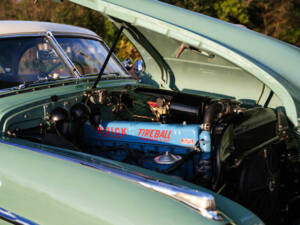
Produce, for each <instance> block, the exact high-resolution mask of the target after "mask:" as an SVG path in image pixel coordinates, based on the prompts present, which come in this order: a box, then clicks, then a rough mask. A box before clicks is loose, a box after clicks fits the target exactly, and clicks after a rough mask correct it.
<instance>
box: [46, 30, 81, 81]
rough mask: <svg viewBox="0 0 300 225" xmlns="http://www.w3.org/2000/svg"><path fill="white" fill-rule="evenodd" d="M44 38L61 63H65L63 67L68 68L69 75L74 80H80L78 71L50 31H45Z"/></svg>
mask: <svg viewBox="0 0 300 225" xmlns="http://www.w3.org/2000/svg"><path fill="white" fill-rule="evenodd" d="M46 37H47V38H48V40H49V41H50V43H51V44H52V47H53V48H54V49H55V51H56V52H57V54H58V55H59V56H60V58H61V59H62V60H63V62H64V63H65V65H66V66H67V67H68V69H69V70H70V72H71V74H72V75H73V76H74V77H75V78H77V79H80V77H81V76H80V73H79V70H78V69H77V67H76V66H75V65H74V64H73V62H72V60H71V59H70V58H69V57H68V56H67V54H66V53H65V52H64V50H63V49H62V47H61V46H60V44H59V43H58V41H57V40H56V39H55V37H54V36H53V34H52V32H51V31H47V33H46Z"/></svg>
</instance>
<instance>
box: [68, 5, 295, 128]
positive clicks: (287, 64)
mask: <svg viewBox="0 0 300 225" xmlns="http://www.w3.org/2000/svg"><path fill="white" fill-rule="evenodd" d="M71 1H72V2H75V3H78V4H81V5H84V6H86V7H89V8H92V9H95V10H98V11H99V12H101V13H103V14H105V15H107V16H112V17H115V18H118V19H121V20H123V21H126V22H129V23H130V24H132V25H133V26H136V27H137V28H138V29H139V27H142V28H143V29H146V30H148V31H149V32H152V33H153V34H155V33H160V34H162V35H164V36H166V37H168V38H170V39H174V40H177V41H180V42H184V43H187V44H190V45H192V46H194V47H197V48H200V49H204V50H208V51H211V52H213V53H215V54H217V55H218V56H220V57H222V58H224V59H226V60H228V61H229V62H232V63H233V64H235V65H237V66H238V67H240V68H242V69H243V70H245V71H246V72H248V73H250V74H252V75H253V76H254V77H256V78H257V79H258V80H259V81H261V82H263V83H265V84H266V85H267V86H268V87H269V88H270V89H272V90H273V91H274V92H275V93H276V94H277V96H278V98H279V100H280V102H281V103H282V104H283V105H284V107H285V109H286V113H287V115H288V117H289V119H290V120H291V121H292V122H293V123H294V125H297V117H300V112H299V110H298V111H297V107H298V108H299V106H296V103H297V102H298V101H299V99H300V79H299V76H298V74H299V66H298V64H299V61H300V50H299V49H298V48H296V47H294V46H291V45H288V44H285V43H283V42H280V41H278V40H276V39H273V38H270V37H267V36H264V35H261V34H258V33H256V32H254V31H251V30H248V29H245V28H240V27H237V26H235V25H233V24H229V23H226V22H223V21H220V20H217V19H214V18H211V17H208V16H204V15H201V14H198V13H194V12H191V11H188V10H184V9H182V8H178V7H174V6H170V5H168V4H165V3H162V2H159V1H153V0H128V1H120V0H105V1H104V0H71ZM160 46H164V47H165V48H167V47H168V42H161V44H160ZM158 50H159V49H158ZM171 68H172V70H173V73H174V74H175V77H176V76H180V74H178V73H177V71H176V68H174V67H172V66H171ZM148 73H150V74H151V75H152V76H155V75H154V74H152V71H148ZM215 73H217V71H216V72H215ZM187 74H189V73H188V72H187V73H185V74H184V75H187ZM156 75H157V76H161V74H156ZM154 79H156V80H158V79H159V78H154ZM170 80H171V79H170ZM197 81H199V79H197ZM195 82H196V78H193V79H191V80H190V83H195ZM199 82H200V81H199ZM220 82H222V81H221V78H220ZM175 85H176V83H175ZM161 86H164V85H161ZM167 86H169V88H170V83H167V84H166V85H165V87H167ZM238 88H239V89H241V90H242V89H245V87H244V86H242V87H238ZM199 90H201V87H199Z"/></svg>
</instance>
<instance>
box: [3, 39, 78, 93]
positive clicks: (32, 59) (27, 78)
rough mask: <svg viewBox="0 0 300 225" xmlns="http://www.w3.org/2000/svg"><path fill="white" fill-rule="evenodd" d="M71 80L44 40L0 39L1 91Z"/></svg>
mask: <svg viewBox="0 0 300 225" xmlns="http://www.w3.org/2000/svg"><path fill="white" fill-rule="evenodd" d="M69 77H72V75H71V73H70V71H69V70H68V68H67V67H66V66H65V64H64V63H63V62H62V60H61V58H60V57H59V56H58V55H57V53H56V51H55V50H54V49H53V48H52V47H51V45H50V43H49V41H48V40H47V39H46V38H44V37H22V38H9V39H0V89H5V88H10V87H13V86H17V85H19V84H22V83H25V82H26V83H27V82H38V81H42V80H50V79H51V80H52V79H61V78H69Z"/></svg>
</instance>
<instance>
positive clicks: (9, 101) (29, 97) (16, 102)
mask: <svg viewBox="0 0 300 225" xmlns="http://www.w3.org/2000/svg"><path fill="white" fill-rule="evenodd" d="M87 81H89V82H87ZM94 81H95V77H94V78H87V79H85V78H82V79H80V80H79V81H78V84H73V85H67V86H60V87H53V88H46V89H42V90H38V91H30V92H26V93H21V94H14V95H11V96H7V97H2V98H1V96H0V105H1V107H0V126H1V133H2V134H4V133H5V131H7V129H8V128H11V129H15V128H17V127H18V128H23V129H24V128H30V127H34V126H38V125H39V124H40V123H41V122H43V119H44V118H45V116H47V112H51V110H53V109H54V108H55V107H58V106H63V107H66V108H68V107H70V106H71V104H70V101H71V99H72V100H74V102H75V98H77V101H80V99H81V98H82V93H83V91H85V90H89V89H91V87H92V85H93V83H94ZM136 84H137V82H136V81H135V80H132V79H122V80H102V81H101V82H100V83H99V84H98V86H97V87H98V88H100V89H101V88H107V87H110V89H111V88H112V89H114V88H117V89H119V88H123V87H124V85H136ZM52 95H57V96H58V99H59V101H58V102H56V103H51V102H50V96H52ZM65 101H67V102H68V104H67V105H65ZM46 105H47V108H46Z"/></svg>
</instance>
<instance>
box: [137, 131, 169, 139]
mask: <svg viewBox="0 0 300 225" xmlns="http://www.w3.org/2000/svg"><path fill="white" fill-rule="evenodd" d="M171 133H172V131H171V130H156V129H139V133H138V136H139V137H140V139H142V140H153V141H160V142H168V141H170V138H171Z"/></svg>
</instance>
